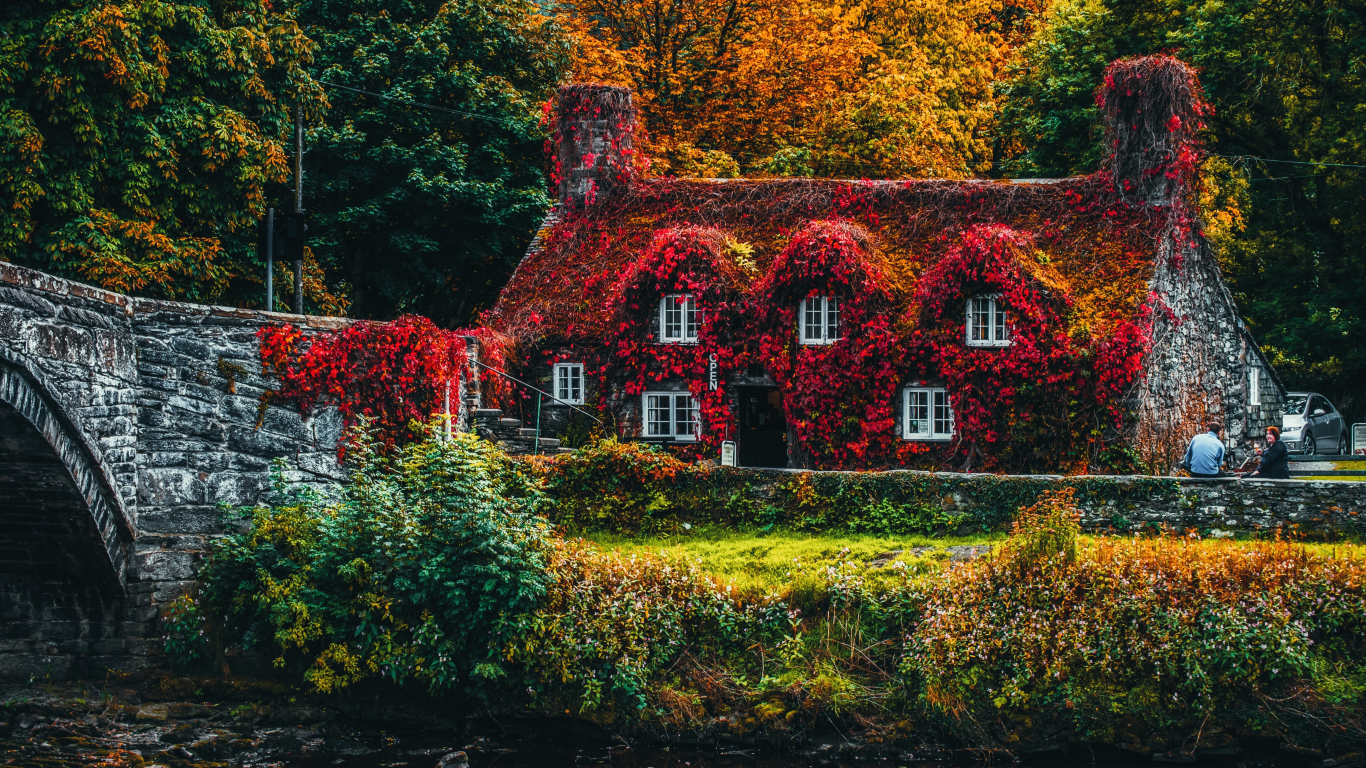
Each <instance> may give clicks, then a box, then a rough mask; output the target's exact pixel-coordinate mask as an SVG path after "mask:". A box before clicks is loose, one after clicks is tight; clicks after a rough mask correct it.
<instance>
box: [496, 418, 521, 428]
mask: <svg viewBox="0 0 1366 768" xmlns="http://www.w3.org/2000/svg"><path fill="white" fill-rule="evenodd" d="M498 425H499V426H503V427H518V428H520V427H521V426H522V420H521V419H499V420H498Z"/></svg>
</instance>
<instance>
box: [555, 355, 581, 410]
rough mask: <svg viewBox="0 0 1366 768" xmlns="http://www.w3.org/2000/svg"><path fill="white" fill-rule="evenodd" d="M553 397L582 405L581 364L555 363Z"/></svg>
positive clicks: (571, 403) (564, 401)
mask: <svg viewBox="0 0 1366 768" xmlns="http://www.w3.org/2000/svg"><path fill="white" fill-rule="evenodd" d="M555 399H556V400H559V401H560V402H562V403H569V404H570V405H583V364H582V363H556V364H555Z"/></svg>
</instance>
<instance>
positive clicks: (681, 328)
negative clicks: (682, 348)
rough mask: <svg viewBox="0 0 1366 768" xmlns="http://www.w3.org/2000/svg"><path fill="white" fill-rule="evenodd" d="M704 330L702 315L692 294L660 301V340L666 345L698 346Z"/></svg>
mask: <svg viewBox="0 0 1366 768" xmlns="http://www.w3.org/2000/svg"><path fill="white" fill-rule="evenodd" d="M701 329H702V313H701V312H699V311H697V300H696V299H695V298H694V297H693V295H692V294H691V293H679V294H674V295H672V296H665V297H664V298H662V299H660V300H659V340H660V341H662V342H664V343H665V344H696V343H697V336H698V333H699V332H700V331H701Z"/></svg>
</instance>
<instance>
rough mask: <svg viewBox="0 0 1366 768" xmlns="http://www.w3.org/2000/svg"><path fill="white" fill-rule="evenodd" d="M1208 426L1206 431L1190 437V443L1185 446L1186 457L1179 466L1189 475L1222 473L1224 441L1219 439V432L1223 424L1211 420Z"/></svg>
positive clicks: (1222, 428) (1215, 475)
mask: <svg viewBox="0 0 1366 768" xmlns="http://www.w3.org/2000/svg"><path fill="white" fill-rule="evenodd" d="M1208 428H1209V431H1208V432H1201V433H1200V434H1198V435H1196V436H1195V437H1193V438H1191V442H1190V445H1189V446H1187V447H1186V458H1185V459H1184V460H1182V462H1181V468H1182V469H1184V470H1186V471H1187V472H1189V473H1190V475H1191V477H1219V476H1221V475H1222V474H1223V472H1222V471H1221V465H1222V464H1223V463H1224V441H1223V440H1220V439H1219V433H1220V432H1222V431H1223V430H1224V425H1222V424H1220V423H1219V422H1217V421H1211V422H1210V423H1209V425H1208Z"/></svg>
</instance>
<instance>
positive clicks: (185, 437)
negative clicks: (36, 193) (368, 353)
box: [0, 262, 350, 677]
mask: <svg viewBox="0 0 1366 768" xmlns="http://www.w3.org/2000/svg"><path fill="white" fill-rule="evenodd" d="M281 321H288V322H294V323H296V324H299V325H301V326H303V327H304V328H306V329H312V330H315V331H316V330H321V329H331V328H338V327H343V326H345V325H346V324H347V323H348V322H350V321H348V320H345V319H341V318H330V317H299V316H294V315H284V314H277V313H270V312H258V311H252V310H240V309H232V308H226V307H208V306H200V305H194V304H182V303H175V302H165V301H154V300H149V299H138V298H132V297H129V296H124V295H121V294H117V293H112V292H109V291H104V290H100V289H98V288H92V287H90V286H88V285H83V284H80V283H75V282H72V281H69V280H63V279H60V278H56V277H52V276H50V275H47V274H44V273H41V272H36V271H34V270H30V269H25V268H22V267H17V266H14V265H12V264H8V263H3V262H0V677H18V676H26V675H29V674H32V672H33V671H35V670H38V671H43V672H46V673H48V674H52V675H54V676H56V677H67V676H70V675H82V674H98V673H100V672H102V671H103V670H104V669H105V668H113V669H119V670H123V671H130V672H137V671H140V669H141V668H145V667H147V666H149V665H151V664H153V663H154V661H155V656H156V655H157V654H158V653H159V651H160V646H161V643H160V640H159V635H158V634H157V626H156V620H157V611H158V606H159V605H161V604H163V603H164V602H166V601H167V600H169V599H172V598H174V597H175V596H177V595H179V594H181V593H183V592H184V591H185V589H186V588H187V587H188V585H189V583H190V580H191V579H192V577H193V574H194V571H195V569H196V567H197V563H198V561H199V559H200V558H201V556H202V554H203V553H204V551H205V549H206V547H207V545H208V542H209V540H210V539H211V537H213V536H214V535H215V534H217V533H219V532H220V531H221V523H220V513H219V507H220V505H224V504H226V505H231V506H237V505H244V504H251V503H254V502H255V501H256V500H257V499H258V497H259V496H260V495H261V493H262V491H263V490H265V489H266V488H267V487H268V485H269V469H270V463H271V461H272V460H273V459H275V458H277V457H288V458H289V459H291V461H290V465H291V466H292V467H294V469H293V470H291V472H292V475H293V477H292V478H291V479H293V480H296V481H301V482H311V481H316V482H319V483H322V482H328V483H330V482H334V481H336V480H339V479H341V474H340V471H339V467H338V466H337V463H336V441H337V438H338V437H339V436H340V432H341V423H340V420H339V419H338V418H337V416H336V414H335V412H326V411H324V412H322V413H320V414H318V415H317V416H315V417H314V418H312V419H308V420H305V419H303V418H301V417H300V415H299V414H298V413H297V412H296V411H293V410H291V409H288V408H281V407H274V406H271V407H267V408H265V409H264V412H261V406H260V402H261V394H262V393H263V391H264V390H265V389H266V388H267V387H268V386H269V385H270V382H269V381H267V380H266V379H264V378H263V377H262V375H261V365H260V356H259V352H258V346H257V341H256V335H255V334H256V331H257V330H259V329H260V328H261V327H262V326H265V325H270V324H273V323H278V322H281ZM258 419H259V425H258Z"/></svg>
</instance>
